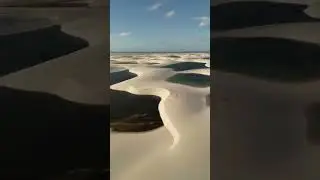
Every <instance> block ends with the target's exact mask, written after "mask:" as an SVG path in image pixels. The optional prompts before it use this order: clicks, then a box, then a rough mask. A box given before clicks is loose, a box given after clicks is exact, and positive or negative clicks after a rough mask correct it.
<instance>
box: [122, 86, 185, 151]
mask: <svg viewBox="0 0 320 180" xmlns="http://www.w3.org/2000/svg"><path fill="white" fill-rule="evenodd" d="M127 92H129V93H132V94H137V95H154V96H158V97H160V98H161V100H160V102H159V106H158V109H159V114H160V117H161V119H162V122H163V125H164V127H165V128H166V129H167V130H168V131H169V133H170V134H171V136H172V138H173V142H172V144H171V146H170V147H169V150H172V149H174V147H175V146H176V145H177V144H178V143H179V141H180V133H179V131H178V130H177V128H176V127H175V126H174V125H173V123H172V121H171V120H170V117H169V116H168V114H167V113H166V110H165V108H166V106H165V101H166V99H167V98H168V97H169V96H170V94H171V92H170V91H169V90H167V89H164V88H144V89H138V88H135V87H133V86H129V87H128V89H127Z"/></svg>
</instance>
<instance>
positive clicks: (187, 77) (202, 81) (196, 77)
mask: <svg viewBox="0 0 320 180" xmlns="http://www.w3.org/2000/svg"><path fill="white" fill-rule="evenodd" d="M167 81H168V82H172V83H178V84H183V85H189V86H194V87H209V86H210V76H208V75H203V74H195V73H181V74H175V75H173V76H171V77H169V78H168V79H167Z"/></svg>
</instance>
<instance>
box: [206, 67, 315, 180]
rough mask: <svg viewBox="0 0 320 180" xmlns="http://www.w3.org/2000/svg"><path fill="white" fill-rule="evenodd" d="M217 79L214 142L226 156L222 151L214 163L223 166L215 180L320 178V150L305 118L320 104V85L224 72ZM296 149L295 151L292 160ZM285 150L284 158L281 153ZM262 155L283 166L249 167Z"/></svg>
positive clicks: (216, 174) (257, 164)
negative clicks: (310, 140) (310, 138)
mask: <svg viewBox="0 0 320 180" xmlns="http://www.w3.org/2000/svg"><path fill="white" fill-rule="evenodd" d="M212 74H213V75H214V76H215V81H214V82H213V86H215V87H218V88H217V89H215V90H214V94H213V96H214V98H213V99H214V102H212V103H214V104H216V105H217V107H216V108H215V109H214V111H213V112H211V113H212V114H214V119H215V123H214V127H216V128H214V129H212V130H211V131H212V132H213V134H214V137H215V138H214V139H213V140H212V141H214V142H216V143H215V144H216V146H219V147H217V148H220V149H221V150H222V151H223V152H220V151H219V153H217V154H219V157H217V158H216V160H215V161H213V162H211V163H212V165H213V166H215V165H218V166H219V168H217V169H219V170H220V171H218V172H216V173H215V174H214V175H213V177H216V178H218V177H219V178H220V179H229V178H230V179H235V178H237V177H244V178H246V179H264V178H265V179H314V178H315V179H317V178H319V177H320V173H319V172H318V171H317V170H315V167H317V166H318V165H317V163H319V162H320V158H319V151H317V149H319V148H317V146H314V145H311V144H309V143H308V142H307V138H306V135H307V132H306V123H307V122H306V119H305V117H304V110H305V108H306V107H307V106H308V105H310V104H311V103H314V102H319V101H320V93H319V92H320V81H315V82H309V83H291V84H290V83H289V84H286V83H273V82H267V81H264V80H259V79H256V78H250V77H247V76H242V75H239V74H232V73H226V72H220V71H215V72H213V73H212ZM268 126H269V127H268ZM266 130H267V131H266ZM253 139H257V140H258V141H252V140H253ZM279 143H280V144H279ZM276 144H278V145H276ZM292 147H294V148H292ZM259 148H260V149H259ZM261 148H262V149H264V150H263V151H262V149H261ZM214 149H215V147H214ZM294 150H295V151H296V152H294V153H293V154H292V155H288V154H289V153H291V152H293V151H294ZM283 151H284V152H285V153H284V154H281V152H283ZM257 152H259V153H260V154H259V155H258V157H260V158H263V157H269V158H270V159H271V158H272V159H274V160H273V161H278V162H277V163H275V164H273V165H271V166H267V167H262V166H261V165H262V164H263V161H260V162H259V161H258V162H259V163H257V162H256V163H253V164H249V162H250V161H252V160H250V158H252V155H253V154H254V153H257ZM282 158H283V159H282ZM256 159H258V158H257V157H256ZM245 162H246V163H247V162H248V164H246V163H245ZM254 168H256V169H258V171H256V169H254ZM277 169H278V170H280V172H278V171H277ZM230 172H233V173H232V174H231V173H230ZM253 172H256V173H257V174H254V173H253ZM262 174H264V177H262V176H261V175H262Z"/></svg>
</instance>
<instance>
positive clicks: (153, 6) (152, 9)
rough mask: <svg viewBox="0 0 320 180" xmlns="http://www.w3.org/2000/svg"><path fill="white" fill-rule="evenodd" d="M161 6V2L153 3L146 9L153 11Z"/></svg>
mask: <svg viewBox="0 0 320 180" xmlns="http://www.w3.org/2000/svg"><path fill="white" fill-rule="evenodd" d="M161 6H162V4H161V3H155V4H153V5H152V6H150V7H149V8H148V10H149V11H155V10H157V9H159V8H160V7H161Z"/></svg>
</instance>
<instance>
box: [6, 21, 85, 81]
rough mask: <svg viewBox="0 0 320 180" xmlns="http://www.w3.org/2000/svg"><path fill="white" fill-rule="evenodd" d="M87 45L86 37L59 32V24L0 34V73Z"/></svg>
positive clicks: (32, 64) (58, 55)
mask: <svg viewBox="0 0 320 180" xmlns="http://www.w3.org/2000/svg"><path fill="white" fill-rule="evenodd" d="M7 23H10V22H7ZM87 46H89V43H88V42H87V41H86V40H84V39H81V38H78V37H74V36H71V35H69V34H66V33H64V32H62V31H61V26H59V25H53V26H50V27H46V28H41V29H37V30H32V31H27V32H21V33H15V34H9V35H0V57H1V61H0V76H3V75H6V74H8V73H12V72H16V71H19V70H21V69H24V68H28V67H31V66H34V65H37V64H40V63H43V62H46V61H49V60H51V59H54V58H58V57H61V56H64V55H67V54H69V53H72V52H75V51H77V50H80V49H83V48H85V47H87Z"/></svg>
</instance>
